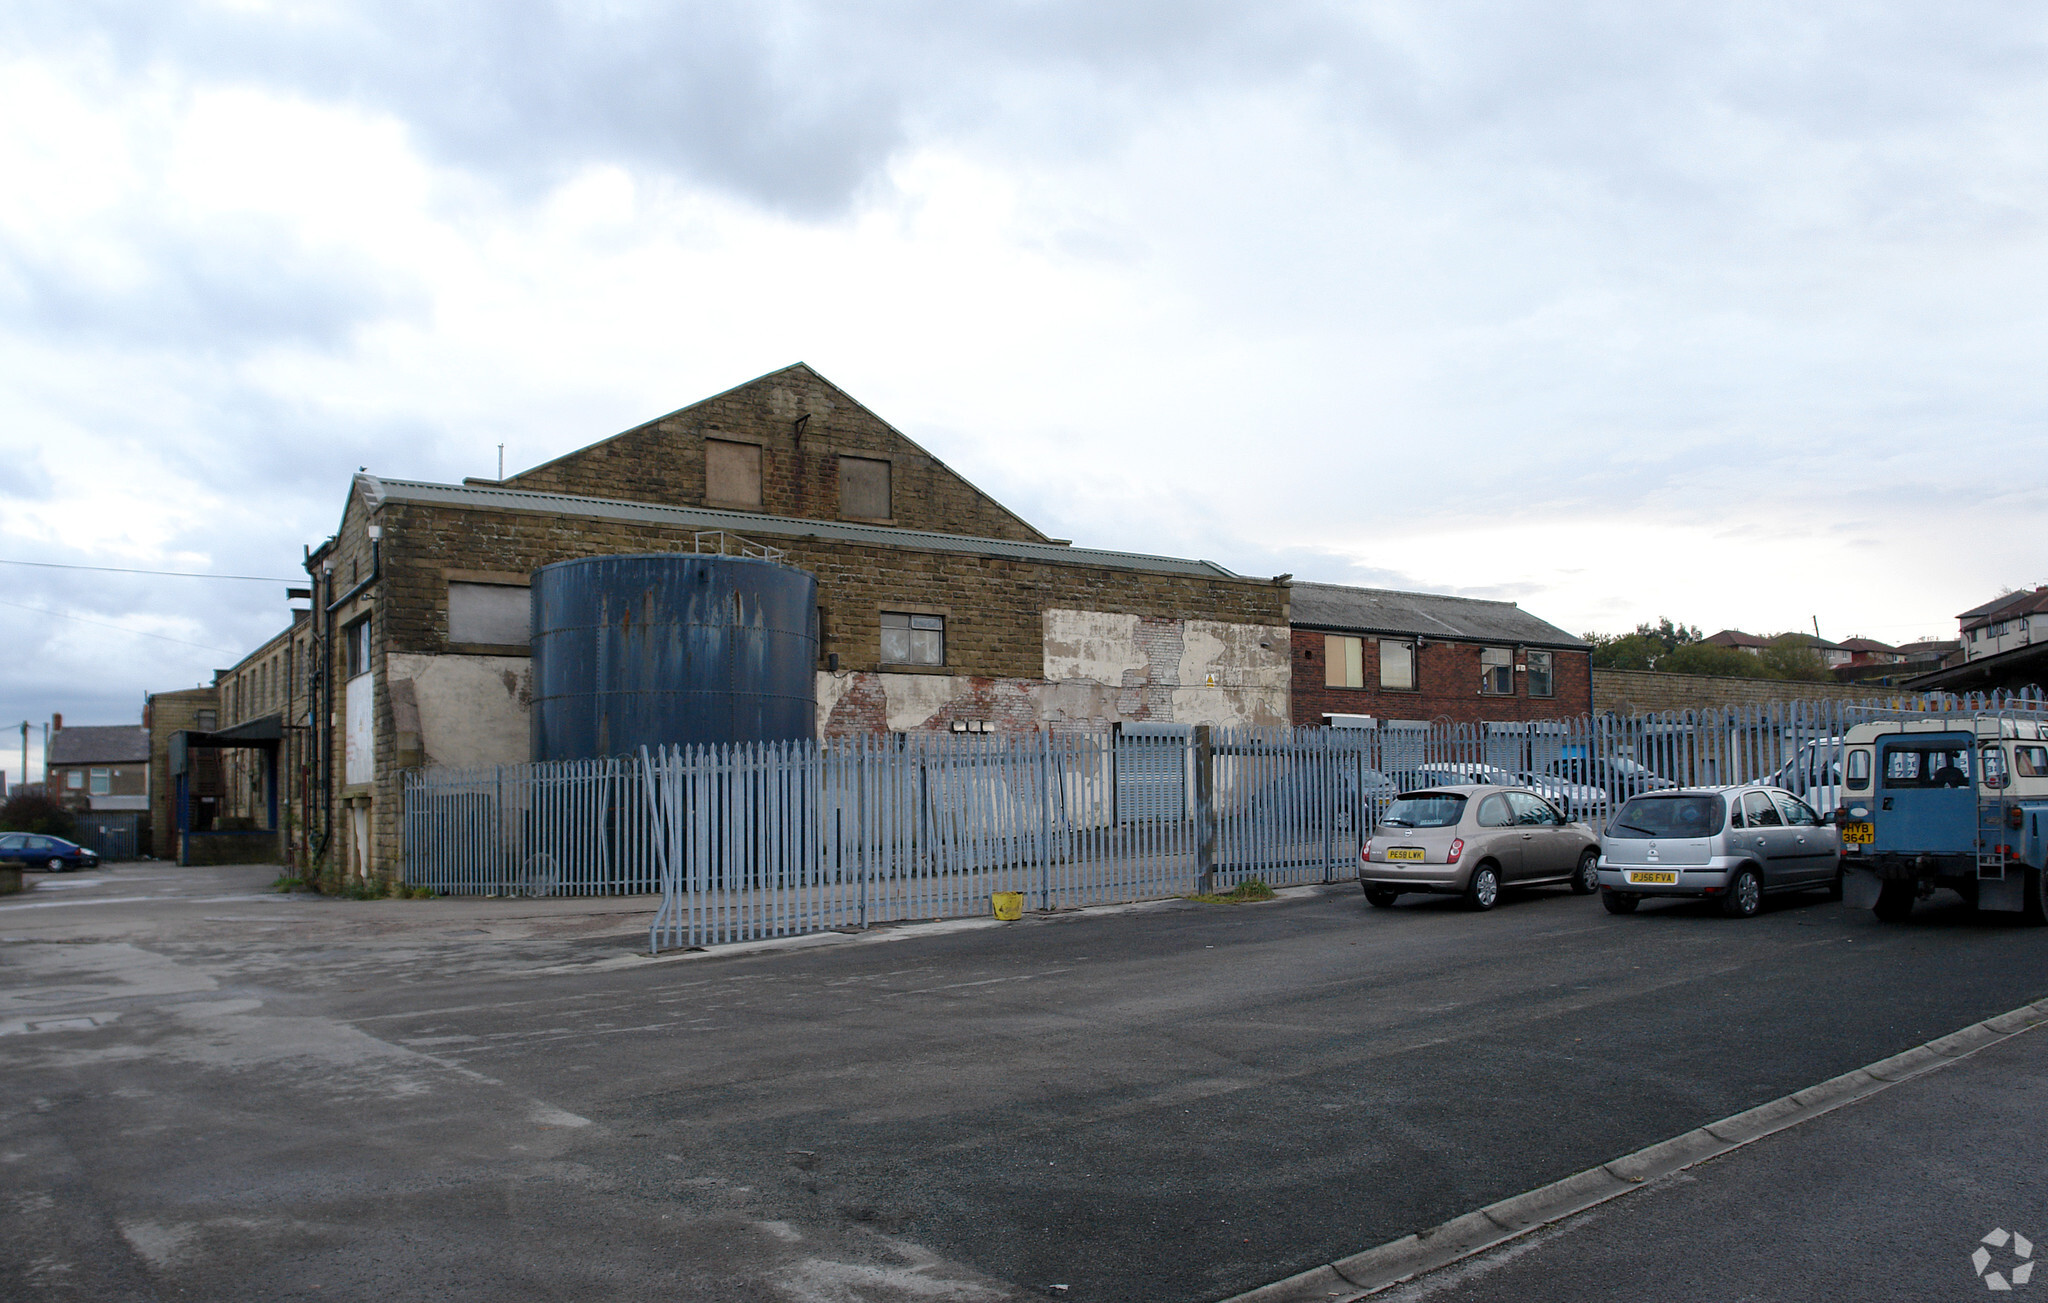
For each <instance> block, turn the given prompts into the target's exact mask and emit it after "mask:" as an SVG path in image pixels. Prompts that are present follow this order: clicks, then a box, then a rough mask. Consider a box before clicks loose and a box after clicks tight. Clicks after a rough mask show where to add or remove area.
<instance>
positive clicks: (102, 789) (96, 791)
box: [90, 769, 114, 796]
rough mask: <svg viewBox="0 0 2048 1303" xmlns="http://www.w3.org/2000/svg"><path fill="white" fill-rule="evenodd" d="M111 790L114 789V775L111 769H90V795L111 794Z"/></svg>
mask: <svg viewBox="0 0 2048 1303" xmlns="http://www.w3.org/2000/svg"><path fill="white" fill-rule="evenodd" d="M113 791H114V775H113V772H112V771H111V770H107V769H95V770H93V771H92V787H91V789H90V794H91V795H93V796H111V795H112V794H113Z"/></svg>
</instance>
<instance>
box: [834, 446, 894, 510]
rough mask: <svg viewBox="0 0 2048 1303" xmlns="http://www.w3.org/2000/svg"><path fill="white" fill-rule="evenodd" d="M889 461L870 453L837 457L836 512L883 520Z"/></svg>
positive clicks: (886, 497)
mask: <svg viewBox="0 0 2048 1303" xmlns="http://www.w3.org/2000/svg"><path fill="white" fill-rule="evenodd" d="M890 505H891V504H890V501H889V463H888V462H885V461H877V460H875V459H874V458H872V457H841V458H840V459H839V514H840V515H842V516H852V517H855V518H858V519H861V520H887V519H889V518H890V516H891V515H892V514H893V513H892V512H891V510H890Z"/></svg>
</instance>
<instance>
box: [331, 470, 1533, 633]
mask: <svg viewBox="0 0 2048 1303" xmlns="http://www.w3.org/2000/svg"><path fill="white" fill-rule="evenodd" d="M356 485H357V486H358V487H359V488H361V489H362V490H363V492H364V494H365V495H366V496H367V497H368V499H369V503H370V505H371V506H372V507H373V508H374V507H376V506H379V505H381V504H383V503H385V502H418V503H424V504H430V505H435V506H452V507H473V508H476V509H479V510H483V511H531V512H537V513H540V514H542V515H549V516H581V517H584V518H586V519H594V520H629V521H640V522H644V523H646V524H650V525H666V526H669V527H671V528H676V529H698V530H706V531H709V530H726V531H729V532H731V533H734V534H739V535H743V536H745V537H747V538H770V539H803V538H820V539H831V540H833V541H835V542H841V543H859V544H865V545H868V546H872V547H904V548H916V549H919V550H921V551H926V552H959V553H964V554H966V555H969V556H994V557H1005V558H1008V559H1011V560H1016V561H1042V562H1050V563H1051V564H1054V565H1069V566H1100V567H1108V568H1110V569H1115V570H1146V571H1152V572H1155V573H1158V574H1171V575H1194V576H1200V577H1205V578H1212V579H1241V578H1243V576H1241V575H1236V574H1233V573H1231V572H1230V571H1228V570H1225V569H1224V568H1223V567H1222V566H1220V565H1217V564H1216V563H1215V562H1214V561H1190V560H1186V559H1184V558H1181V557H1165V556H1150V555H1147V554H1145V553H1142V552H1109V551H1102V550H1100V549H1096V548H1086V547H1069V546H1067V545H1065V544H1061V543H1027V542H1022V541H1018V540H1013V539H1006V538H975V537H973V536H971V535H966V534H934V533H930V532H928V531H925V530H917V529H897V528H895V527H894V526H890V525H861V524H855V523H853V522H851V521H843V520H811V519H808V518H806V517H801V516H767V515H759V514H756V513H754V512H750V511H720V510H718V509H716V508H713V507H667V506H662V505H660V504H658V503H651V502H620V501H617V500H615V499H610V498H583V497H574V496H571V495H569V494H566V493H534V492H531V491H529V490H526V489H507V488H492V487H489V486H486V485H473V484H429V483H424V482H421V481H417V480H387V479H380V478H378V477H377V476H374V475H364V474H358V475H357V476H356ZM1545 627H1546V628H1548V627H1549V626H1547V625H1546V626H1545Z"/></svg>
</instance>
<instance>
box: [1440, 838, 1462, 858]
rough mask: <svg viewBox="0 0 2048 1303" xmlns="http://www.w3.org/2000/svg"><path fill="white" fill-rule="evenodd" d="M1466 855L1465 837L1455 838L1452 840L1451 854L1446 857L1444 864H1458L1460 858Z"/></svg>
mask: <svg viewBox="0 0 2048 1303" xmlns="http://www.w3.org/2000/svg"><path fill="white" fill-rule="evenodd" d="M1464 853H1465V839H1464V838H1463V837H1453V838H1451V853H1450V854H1449V855H1446V856H1444V863H1446V864H1456V863H1457V862H1458V857H1459V856H1460V855H1463V854H1464Z"/></svg>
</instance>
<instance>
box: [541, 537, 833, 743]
mask: <svg viewBox="0 0 2048 1303" xmlns="http://www.w3.org/2000/svg"><path fill="white" fill-rule="evenodd" d="M817 609H818V581H817V580H816V579H814V578H813V577H811V576H810V575H809V574H806V573H805V572H804V571H802V570H798V569H796V568H794V567H793V566H786V565H781V564H779V563H777V562H774V561H765V560H759V559H756V558H753V557H731V556H709V555H692V554H688V553H656V554H651V555H638V556H599V557H582V558H579V559H577V560H574V561H557V562H556V563H554V564H553V565H548V566H542V567H541V568H540V569H539V570H536V571H534V573H533V758H534V759H535V760H581V759H588V758H591V757H595V756H615V755H630V754H634V753H637V752H638V751H639V750H640V748H641V747H643V746H644V747H647V748H648V749H649V750H653V749H654V748H656V747H672V746H692V745H705V744H712V743H719V742H760V741H784V740H791V739H801V738H808V737H810V736H811V735H812V732H813V730H814V728H815V720H816V711H817V706H816V703H817V680H816V678H815V677H814V674H815V671H816V667H817V664H818V634H817V626H816V619H817Z"/></svg>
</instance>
